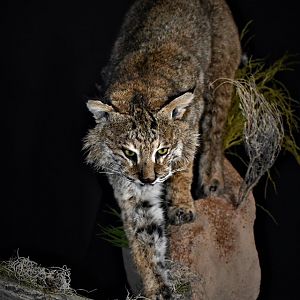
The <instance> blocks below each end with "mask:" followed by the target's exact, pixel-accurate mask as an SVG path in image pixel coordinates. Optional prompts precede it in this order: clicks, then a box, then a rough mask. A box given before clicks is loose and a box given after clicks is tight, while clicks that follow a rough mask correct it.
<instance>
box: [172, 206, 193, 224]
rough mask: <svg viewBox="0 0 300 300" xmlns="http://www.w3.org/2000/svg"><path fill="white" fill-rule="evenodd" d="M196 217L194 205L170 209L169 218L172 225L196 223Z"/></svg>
mask: <svg viewBox="0 0 300 300" xmlns="http://www.w3.org/2000/svg"><path fill="white" fill-rule="evenodd" d="M195 216H196V213H195V208H194V205H185V206H184V205H180V206H171V207H169V212H168V217H169V222H170V224H172V225H181V224H184V223H189V222H192V221H194V219H195Z"/></svg>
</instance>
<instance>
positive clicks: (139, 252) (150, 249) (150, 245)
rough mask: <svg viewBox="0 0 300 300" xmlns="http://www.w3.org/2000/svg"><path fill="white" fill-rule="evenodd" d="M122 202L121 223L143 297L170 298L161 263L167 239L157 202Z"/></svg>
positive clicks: (163, 264) (163, 263)
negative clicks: (141, 285)
mask: <svg viewBox="0 0 300 300" xmlns="http://www.w3.org/2000/svg"><path fill="white" fill-rule="evenodd" d="M123 204H124V205H123V207H121V209H122V218H123V225H124V229H125V233H126V235H127V238H128V241H129V247H130V249H131V253H132V257H133V260H134V262H135V264H136V267H137V270H138V272H139V273H140V275H141V278H142V280H143V285H144V294H145V296H146V297H147V298H149V299H151V300H152V299H153V300H165V299H171V284H170V280H169V273H168V269H167V267H166V262H165V256H166V248H167V238H166V233H165V222H164V216H163V210H162V208H161V207H160V203H153V201H151V200H149V199H148V200H141V199H133V198H131V199H129V200H127V201H126V203H123Z"/></svg>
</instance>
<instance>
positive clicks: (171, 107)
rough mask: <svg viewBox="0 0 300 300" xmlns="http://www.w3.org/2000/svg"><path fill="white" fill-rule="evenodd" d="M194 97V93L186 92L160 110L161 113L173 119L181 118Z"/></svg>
mask: <svg viewBox="0 0 300 300" xmlns="http://www.w3.org/2000/svg"><path fill="white" fill-rule="evenodd" d="M193 99H194V94H193V93H191V92H186V93H184V94H182V95H181V96H179V97H176V98H175V99H174V100H172V101H171V102H170V103H168V104H167V105H166V106H164V107H163V108H162V109H161V110H160V111H159V114H161V113H162V114H165V115H167V116H168V117H169V118H170V119H172V120H179V119H181V118H182V117H183V115H184V113H185V111H186V108H187V107H188V106H189V105H190V104H191V102H192V100H193Z"/></svg>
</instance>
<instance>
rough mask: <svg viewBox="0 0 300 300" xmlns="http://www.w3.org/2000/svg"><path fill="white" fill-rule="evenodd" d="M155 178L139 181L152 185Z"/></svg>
mask: <svg viewBox="0 0 300 300" xmlns="http://www.w3.org/2000/svg"><path fill="white" fill-rule="evenodd" d="M155 179H156V178H155V177H146V178H140V181H141V182H142V183H144V184H152V183H153V182H154V181H155Z"/></svg>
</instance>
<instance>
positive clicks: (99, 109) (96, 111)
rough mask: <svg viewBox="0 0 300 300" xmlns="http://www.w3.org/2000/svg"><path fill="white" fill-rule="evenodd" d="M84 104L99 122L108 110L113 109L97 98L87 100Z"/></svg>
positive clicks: (112, 110)
mask: <svg viewBox="0 0 300 300" xmlns="http://www.w3.org/2000/svg"><path fill="white" fill-rule="evenodd" d="M86 105H87V107H88V109H89V111H90V112H91V113H92V114H93V115H94V118H95V119H96V122H99V121H100V119H102V118H103V117H106V116H107V115H108V114H109V113H110V112H114V111H115V110H114V109H113V107H112V106H110V105H107V104H104V103H102V102H101V101H99V100H89V101H88V102H87V104H86Z"/></svg>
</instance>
